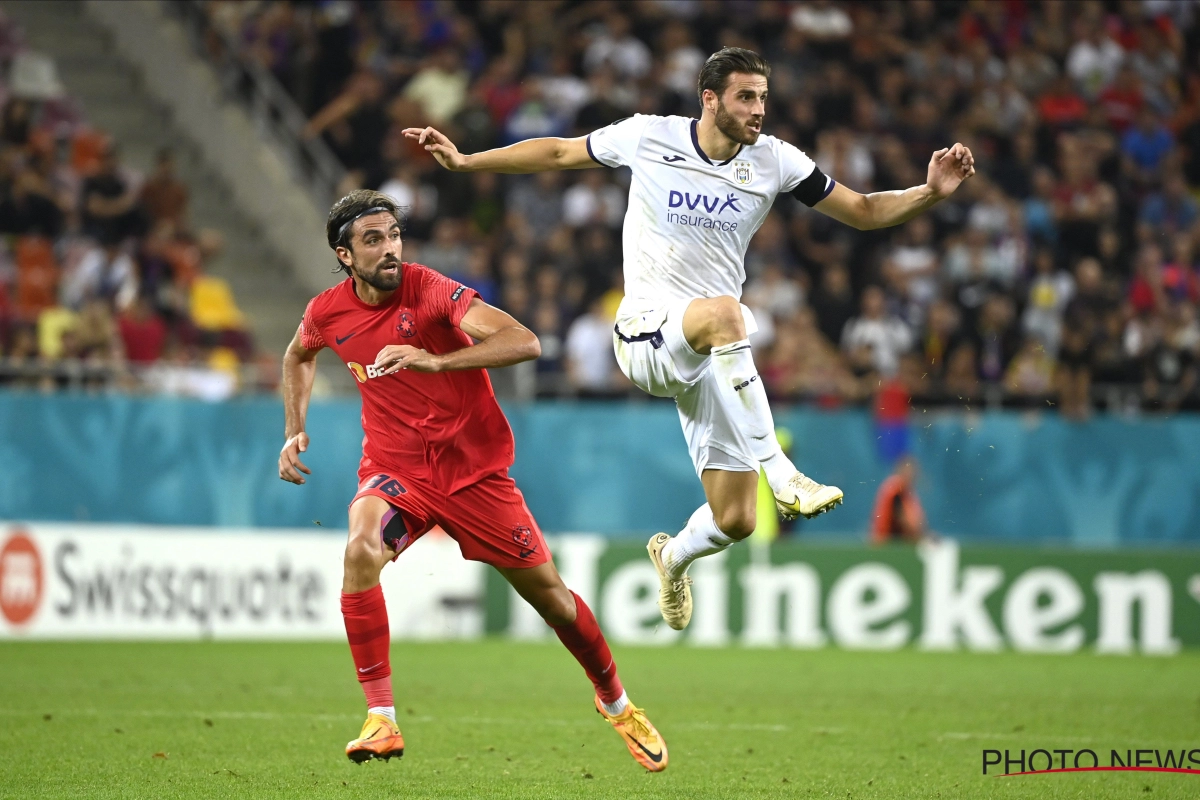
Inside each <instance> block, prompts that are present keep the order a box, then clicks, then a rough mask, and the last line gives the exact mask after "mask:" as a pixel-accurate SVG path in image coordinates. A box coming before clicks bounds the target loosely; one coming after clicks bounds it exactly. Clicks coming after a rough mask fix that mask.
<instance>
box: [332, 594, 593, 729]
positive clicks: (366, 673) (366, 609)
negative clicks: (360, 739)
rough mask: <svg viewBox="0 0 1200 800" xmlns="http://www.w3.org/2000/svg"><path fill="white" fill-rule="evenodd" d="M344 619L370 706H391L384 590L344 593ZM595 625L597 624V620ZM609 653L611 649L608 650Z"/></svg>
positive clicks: (347, 636)
mask: <svg viewBox="0 0 1200 800" xmlns="http://www.w3.org/2000/svg"><path fill="white" fill-rule="evenodd" d="M342 617H343V619H345V621H346V638H347V639H348V640H349V641H350V654H351V655H352V656H353V657H354V667H355V673H356V674H357V675H358V681H359V683H361V684H362V687H363V692H364V693H365V694H366V696H367V707H368V708H376V707H380V706H382V707H385V708H386V707H387V706H391V705H394V703H393V702H392V665H391V662H390V661H389V660H388V645H390V644H391V640H392V637H391V631H390V629H389V628H388V616H387V605H386V604H384V602H383V587H382V586H378V585H376V586H375V587H373V588H371V589H367V590H366V591H365V592H355V593H353V594H346V593H345V592H342ZM593 624H595V623H594V621H593ZM605 652H608V648H607V647H606V648H605Z"/></svg>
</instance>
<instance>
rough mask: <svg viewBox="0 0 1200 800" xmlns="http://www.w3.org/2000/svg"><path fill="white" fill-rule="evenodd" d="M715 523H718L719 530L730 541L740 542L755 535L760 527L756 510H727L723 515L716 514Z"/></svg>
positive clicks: (714, 516) (714, 515)
mask: <svg viewBox="0 0 1200 800" xmlns="http://www.w3.org/2000/svg"><path fill="white" fill-rule="evenodd" d="M713 521H714V522H716V523H717V528H718V529H719V530H720V531H721V533H723V534H725V535H726V536H728V537H729V538H730V539H738V540H741V539H745V538H746V537H747V536H749V535H750V534H752V533H754V529H755V528H756V527H757V526H758V520H757V518H756V516H755V513H754V509H743V508H731V509H726V510H725V511H724V512H723V513H721V514H715V513H714V514H713Z"/></svg>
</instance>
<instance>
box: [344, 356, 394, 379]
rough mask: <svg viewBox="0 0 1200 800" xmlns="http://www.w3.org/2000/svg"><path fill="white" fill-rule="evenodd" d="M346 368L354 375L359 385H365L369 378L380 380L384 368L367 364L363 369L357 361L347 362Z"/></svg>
mask: <svg viewBox="0 0 1200 800" xmlns="http://www.w3.org/2000/svg"><path fill="white" fill-rule="evenodd" d="M346 366H347V367H348V368H349V369H350V371H351V372H352V373H354V377H355V379H356V380H357V381H358V382H359V383H366V382H367V381H368V380H370V379H371V378H382V377H384V375H383V373H384V370H386V367H377V366H375V365H374V364H367V365H366V366H365V367H364V366H363V365H362V364H360V363H358V362H357V361H350V362H347V364H346Z"/></svg>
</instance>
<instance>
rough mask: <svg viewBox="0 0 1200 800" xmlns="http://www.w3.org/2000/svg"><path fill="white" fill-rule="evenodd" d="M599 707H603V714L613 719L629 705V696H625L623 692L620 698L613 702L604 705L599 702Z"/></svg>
mask: <svg viewBox="0 0 1200 800" xmlns="http://www.w3.org/2000/svg"><path fill="white" fill-rule="evenodd" d="M600 705H602V706H604V713H605V714H608V715H609V716H610V717H615V716H616V715H617V714H620V713H621V712H622V711H624V710H625V708H626V707H627V706H628V705H629V695H627V694H625V693H624V692H621V696H620V697H618V698H617V699H616V700H614V701H613V702H611V703H606V702H604V701H603V700H601V701H600Z"/></svg>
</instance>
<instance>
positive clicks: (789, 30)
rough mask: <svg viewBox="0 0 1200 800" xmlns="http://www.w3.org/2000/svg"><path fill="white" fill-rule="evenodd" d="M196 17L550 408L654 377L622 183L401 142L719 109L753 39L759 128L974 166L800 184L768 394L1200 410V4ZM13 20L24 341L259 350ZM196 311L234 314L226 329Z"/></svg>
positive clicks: (169, 180)
mask: <svg viewBox="0 0 1200 800" xmlns="http://www.w3.org/2000/svg"><path fill="white" fill-rule="evenodd" d="M202 5H203V8H204V10H205V12H206V13H207V15H208V18H209V20H210V22H211V24H212V26H213V28H214V29H215V30H219V31H221V32H223V33H224V34H225V35H224V36H222V37H213V38H212V39H211V41H210V42H209V43H208V46H209V47H210V49H211V51H212V54H213V56H214V58H215V57H217V56H218V55H221V56H222V57H228V56H229V54H228V53H221V54H218V52H217V51H218V50H221V49H222V48H226V47H227V46H228V43H229V42H234V43H236V45H235V46H236V48H237V49H238V51H239V52H238V53H237V54H235V55H236V56H237V57H239V58H242V59H246V60H251V61H254V62H255V63H257V64H258V65H260V66H261V67H263V68H265V69H266V70H269V72H270V73H271V74H272V75H274V77H275V78H276V79H277V80H278V81H279V83H280V84H282V86H284V87H285V88H286V89H287V91H288V92H289V93H290V95H291V96H292V97H293V98H294V100H295V101H296V103H297V104H298V105H299V107H300V108H301V109H302V110H303V112H304V113H305V115H306V116H307V119H308V124H307V127H306V128H305V130H304V135H305V136H308V137H311V138H314V139H315V138H317V137H320V138H322V139H323V140H325V142H327V143H328V145H329V147H330V148H331V149H332V150H333V151H334V153H335V154H336V155H337V157H338V158H339V160H340V161H341V162H342V163H343V164H344V166H345V167H346V168H347V170H348V171H347V178H346V180H345V181H344V182H343V185H342V186H340V187H339V189H340V190H349V189H351V188H357V187H370V188H379V189H380V190H382V191H384V192H386V193H388V194H389V195H391V196H393V197H394V198H395V199H396V200H397V202H398V203H400V204H401V205H403V206H405V207H407V209H408V218H407V222H406V225H407V228H406V243H405V258H406V260H411V261H419V262H422V263H425V264H428V265H429V266H431V267H434V268H436V269H438V270H440V271H441V272H443V273H445V274H447V275H450V276H452V277H454V278H455V279H457V280H460V281H462V282H463V283H466V284H468V285H471V286H472V287H474V288H476V289H478V290H479V291H480V293H481V294H482V295H483V297H484V298H485V299H486V300H487V301H488V302H490V303H493V304H495V305H498V306H500V307H502V308H504V309H505V310H507V311H509V312H510V313H512V314H513V315H514V316H516V317H517V318H518V319H520V320H521V321H522V322H524V323H525V324H527V325H528V326H529V327H530V328H532V329H533V330H534V331H535V332H536V333H537V334H538V336H539V337H540V338H541V341H542V358H541V359H540V360H539V362H538V363H537V370H538V382H537V391H538V394H541V395H562V394H572V395H582V396H619V395H624V394H627V393H629V391H630V387H629V386H628V384H627V383H626V382H625V380H624V379H623V378H622V376H621V375H620V373H619V371H618V370H617V368H616V364H615V361H614V359H613V356H612V343H611V331H612V320H613V314H614V311H615V308H616V306H617V304H618V303H619V301H620V298H621V292H622V285H621V251H620V228H621V222H622V217H623V214H624V211H625V202H626V187H627V185H628V180H629V176H628V174H627V171H626V170H605V169H597V170H583V171H579V172H571V173H546V174H541V175H536V176H500V175H490V174H454V173H449V172H446V171H445V170H442V169H440V168H439V167H437V165H436V163H435V162H434V161H433V159H432V158H430V157H429V156H428V154H427V153H425V152H424V151H423V150H421V149H420V148H419V147H416V146H414V145H412V144H411V143H409V142H406V140H404V139H403V137H401V136H400V133H399V131H400V130H401V129H402V128H404V127H409V126H414V125H427V124H428V125H434V126H437V127H439V128H440V129H441V130H442V131H443V132H445V133H446V134H448V135H449V136H450V137H451V139H453V140H454V141H455V142H456V144H457V145H458V146H459V148H460V149H461V150H462V151H464V152H468V153H469V152H475V151H478V150H482V149H486V148H489V147H495V146H500V145H505V144H509V143H512V142H515V141H519V140H522V139H526V138H529V137H535V136H577V135H583V134H586V133H588V132H590V131H592V130H594V129H596V128H598V127H602V126H604V125H607V124H609V123H611V122H613V121H615V120H617V119H620V118H623V117H626V116H629V115H631V114H635V113H648V114H682V115H688V116H698V110H699V109H698V101H697V98H696V92H695V83H696V75H697V72H698V70H699V68H700V66H701V64H702V63H703V61H704V59H705V58H706V57H707V55H708V54H710V53H711V52H713V51H714V50H716V49H718V48H719V47H721V46H726V45H736V46H741V47H747V48H750V49H753V50H756V51H758V52H760V53H762V54H764V55H765V56H766V57H767V58H768V59H769V60H770V62H771V64H772V67H773V73H772V75H771V79H770V80H771V83H770V87H771V96H770V99H769V101H768V106H767V117H766V125H765V132H766V133H768V134H771V135H774V136H777V137H779V138H781V139H783V140H786V141H789V142H792V143H793V144H795V145H797V146H798V147H800V148H801V149H802V150H804V151H806V152H807V153H808V154H809V155H810V156H812V157H813V158H814V160H815V161H816V162H817V164H818V165H819V166H820V167H821V169H822V170H823V171H824V172H825V173H826V174H828V175H830V176H832V177H834V178H835V179H837V180H839V181H841V182H842V183H844V184H846V185H847V186H849V187H850V188H852V189H855V190H857V191H860V192H870V191H883V190H889V189H903V188H907V187H909V186H913V185H917V184H920V183H922V182H923V181H924V178H925V170H926V165H927V163H928V161H929V158H930V155H931V154H932V152H933V151H934V150H936V149H938V148H941V147H945V146H948V145H950V144H952V143H953V142H955V141H961V142H964V143H966V144H968V145H969V146H970V147H971V148H972V150H973V152H974V153H975V156H976V159H977V166H978V174H977V176H976V177H975V178H974V179H972V180H971V181H968V182H967V183H966V184H964V186H963V187H962V188H961V189H960V190H959V192H958V193H957V194H956V195H954V196H953V197H952V198H951V199H949V200H947V201H945V202H943V203H942V204H941V205H939V206H937V207H936V208H935V209H934V210H933V211H932V212H930V213H929V214H927V215H925V216H923V217H921V218H919V219H917V220H914V221H912V222H910V223H908V224H907V225H905V226H902V227H898V228H894V229H887V230H882V231H872V232H859V231H854V230H851V229H849V228H846V227H844V226H842V225H840V224H838V223H836V222H833V221H832V220H829V219H827V218H825V217H823V216H822V215H821V214H819V213H817V212H814V211H812V210H809V209H806V208H804V207H803V206H801V205H800V204H799V203H797V202H796V201H795V200H793V199H792V198H791V197H789V196H783V197H781V198H780V199H779V200H778V202H777V203H776V205H775V208H774V210H773V211H772V213H771V215H770V217H769V218H768V220H767V222H766V223H765V224H764V226H763V228H762V229H761V230H760V231H759V232H758V234H757V235H756V236H755V238H754V240H753V242H752V244H751V247H750V252H749V253H748V255H747V259H746V269H747V274H748V280H747V284H746V287H745V295H744V298H743V301H744V302H745V303H746V304H747V305H749V306H750V307H751V308H752V309H754V312H755V315H756V318H757V320H758V322H759V327H760V330H759V333H758V334H757V336H756V338H755V345H756V359H757V362H758V365H759V368H760V371H761V372H762V374H763V376H764V379H765V381H766V384H767V386H768V389H769V391H770V392H771V393H772V394H773V395H774V396H776V397H777V398H784V399H792V400H805V401H810V402H815V403H818V404H821V405H823V406H838V405H844V404H863V403H865V404H871V405H873V406H874V407H875V408H876V409H877V411H878V413H879V414H880V415H881V416H882V417H884V418H886V417H887V416H888V415H889V414H891V413H893V411H894V410H897V409H905V408H907V406H908V403H909V401H910V399H911V400H912V401H915V402H922V403H927V404H952V405H962V406H964V407H970V406H971V404H980V405H988V406H998V405H1009V406H1028V407H1040V408H1046V407H1056V408H1058V409H1060V410H1061V412H1062V413H1064V414H1066V415H1068V416H1071V417H1074V418H1083V417H1086V416H1087V415H1088V414H1089V413H1090V412H1091V411H1092V410H1094V409H1097V408H1107V409H1114V410H1115V409H1120V410H1135V409H1151V410H1153V409H1167V410H1171V409H1176V408H1180V407H1184V408H1186V407H1197V406H1200V393H1198V390H1197V356H1198V355H1200V321H1198V319H1197V303H1200V272H1198V264H1200V260H1198V259H1200V255H1198V253H1197V250H1198V249H1200V248H1198V246H1197V245H1198V242H1197V234H1198V233H1200V227H1198V209H1197V204H1196V199H1195V191H1196V190H1197V189H1200V59H1198V57H1197V56H1198V55H1200V33H1198V30H1200V28H1198V26H1197V24H1196V23H1197V15H1198V14H1200V6H1197V4H1196V3H1193V2H1189V1H1186V0H1174V1H1167V0H1120V1H1114V2H1065V1H1064V2H1059V1H1057V0H1055V1H1053V2H1025V1H1023V0H975V1H974V2H935V1H934V0H904V1H903V2H899V1H897V2H863V3H854V2H844V3H841V2H807V3H797V2H774V1H772V0H761V1H758V2H749V1H747V2H740V1H739V0H725V1H721V0H637V1H636V2H609V1H608V0H592V1H591V2H556V1H554V0H535V1H533V2H522V1H520V0H483V2H471V3H468V2H450V1H449V0H442V1H440V2H435V1H434V0H420V1H417V2H405V1H403V0H394V1H392V2H348V1H347V0H325V1H323V2H284V1H283V0H274V1H272V2H267V1H265V0H264V1H260V0H251V1H239V2H233V1H231V0H210V1H209V2H205V3H203V4H202ZM0 35H4V34H0ZM8 35H9V38H8V39H7V40H6V41H5V43H4V45H3V46H4V47H7V48H8V49H7V50H5V51H3V52H0V59H3V60H4V62H5V63H7V64H10V66H9V67H8V68H7V70H6V74H7V75H8V79H7V82H6V84H4V88H3V89H0V92H3V93H4V95H3V97H4V99H3V109H4V112H3V145H2V146H3V148H4V150H3V153H4V158H3V160H2V163H0V230H2V232H3V233H4V234H6V235H8V236H9V239H8V241H9V245H8V246H7V247H6V248H5V249H4V250H3V251H0V253H2V255H0V258H3V259H4V261H3V262H2V263H0V292H4V294H0V316H2V318H3V319H4V320H5V321H6V323H5V325H4V331H5V333H4V339H3V342H4V345H3V346H4V353H5V355H6V356H7V357H8V359H9V360H11V359H14V358H16V359H20V358H42V359H55V358H61V357H62V356H64V355H67V356H76V357H82V358H93V357H94V358H100V357H103V358H110V359H120V358H123V359H124V360H125V361H127V362H133V361H139V362H140V361H146V362H154V361H155V360H156V359H168V360H171V359H175V360H181V361H188V360H190V361H192V362H194V361H196V360H207V361H215V363H218V364H220V363H230V364H233V363H238V362H245V361H247V360H250V359H253V358H254V357H255V356H254V352H253V345H252V342H251V341H250V339H249V336H248V335H247V334H246V332H245V330H246V325H245V323H244V322H243V321H242V320H241V319H240V317H239V316H238V314H237V312H236V306H235V304H234V303H233V301H232V298H231V297H229V296H228V292H226V293H225V295H224V297H223V298H222V299H218V300H215V301H214V300H211V299H209V300H207V301H198V299H197V298H198V296H199V297H201V298H204V297H208V296H217V295H220V294H221V292H220V289H219V287H217V288H213V287H211V286H206V283H208V282H210V281H206V279H205V276H204V271H203V263H204V259H205V253H206V251H207V249H209V248H214V247H219V240H218V239H217V237H215V236H213V235H211V234H205V233H204V232H198V231H193V230H191V229H190V228H189V226H188V223H187V188H186V187H185V186H182V185H180V184H179V183H178V181H177V180H175V179H173V177H172V170H171V158H170V154H169V153H165V154H164V157H163V160H162V164H161V166H160V168H159V170H157V171H156V172H155V173H154V174H152V175H146V176H133V175H130V174H128V171H123V170H122V168H121V165H120V158H119V154H118V153H117V152H116V151H115V150H114V149H113V147H112V146H111V143H107V142H105V141H104V140H103V137H102V136H100V135H98V134H94V133H83V134H80V133H79V131H80V130H85V131H86V126H84V125H83V123H82V122H81V121H80V120H79V119H77V118H75V117H72V116H71V110H70V103H69V101H65V100H62V99H59V98H53V99H45V98H38V97H30V96H29V93H28V92H24V93H23V92H21V91H18V90H17V87H16V86H15V83H16V81H15V80H14V78H15V77H16V76H17V75H18V73H19V70H18V69H17V65H18V63H19V59H17V58H15V56H17V55H18V54H19V42H14V41H13V39H12V38H11V30H10V32H9V34H8ZM26 250H29V251H31V252H32V251H36V253H33V254H30V253H26V252H25V251H26ZM28 263H37V264H39V265H41V266H39V267H37V268H36V269H34V268H31V267H29V266H28ZM14 264H15V265H16V266H15V267H14V266H13V265H14ZM39 270H40V272H39ZM51 273H53V275H54V279H53V280H52V279H51V277H50V275H51ZM38 275H41V276H42V277H37V276H38ZM218 283H219V282H218ZM203 302H208V303H210V304H215V305H214V307H220V308H224V312H223V313H221V314H214V315H213V316H212V317H211V318H206V317H205V316H204V313H203V311H202V309H201V307H202V306H203ZM218 318H219V319H218ZM48 319H49V320H51V321H48ZM53 320H59V321H53ZM55 326H57V327H55ZM52 329H53V330H58V331H59V334H58V335H57V337H55V336H52V335H49V334H48V333H47V332H46V331H47V330H52ZM72 331H76V332H75V333H72ZM101 331H102V332H103V335H102V336H101V335H99V334H98V333H97V332H101ZM43 340H45V341H43ZM55 341H57V349H56V347H55V346H54V345H55ZM47 345H49V346H47ZM895 413H900V412H899V411H895Z"/></svg>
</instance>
